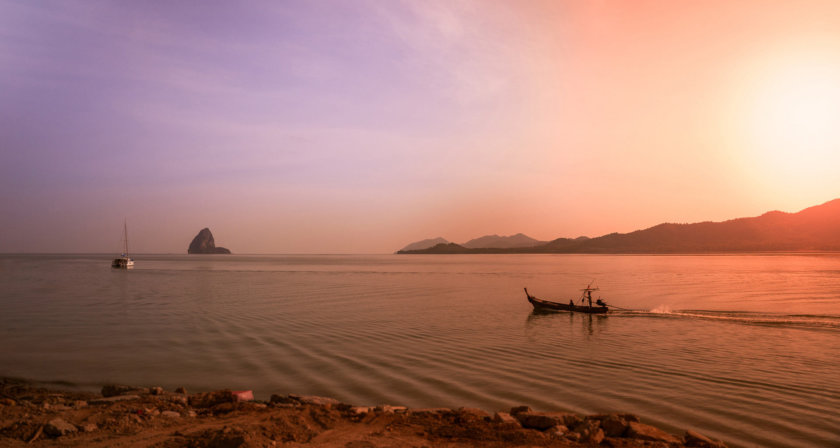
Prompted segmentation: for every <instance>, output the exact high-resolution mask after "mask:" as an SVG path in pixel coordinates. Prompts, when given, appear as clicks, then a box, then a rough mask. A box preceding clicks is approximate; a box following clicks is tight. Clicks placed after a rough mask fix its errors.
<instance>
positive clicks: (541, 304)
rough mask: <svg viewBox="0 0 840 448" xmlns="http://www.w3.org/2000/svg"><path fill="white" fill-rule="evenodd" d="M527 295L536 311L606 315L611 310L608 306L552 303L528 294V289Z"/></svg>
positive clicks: (526, 290)
mask: <svg viewBox="0 0 840 448" xmlns="http://www.w3.org/2000/svg"><path fill="white" fill-rule="evenodd" d="M525 295H526V296H527V297H528V301H529V302H531V305H533V307H534V310H537V311H569V312H572V313H588V314H606V313H607V311H609V308H607V307H606V306H578V305H570V304H568V303H559V302H552V301H550V300H542V299H538V298H536V297H534V296H532V295H531V294H528V289H525Z"/></svg>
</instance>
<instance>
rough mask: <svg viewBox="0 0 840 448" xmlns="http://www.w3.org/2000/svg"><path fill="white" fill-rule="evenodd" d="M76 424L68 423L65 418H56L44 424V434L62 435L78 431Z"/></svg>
mask: <svg viewBox="0 0 840 448" xmlns="http://www.w3.org/2000/svg"><path fill="white" fill-rule="evenodd" d="M76 431H77V429H76V427H75V426H74V425H71V424H70V423H67V422H66V421H64V419H61V418H54V419H52V420H50V421H49V422H48V423H47V424H46V425H45V426H44V434H46V435H48V436H52V437H61V436H63V435H66V434H71V433H74V432H76Z"/></svg>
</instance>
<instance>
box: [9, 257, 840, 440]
mask: <svg viewBox="0 0 840 448" xmlns="http://www.w3.org/2000/svg"><path fill="white" fill-rule="evenodd" d="M109 263H110V257H109V256H107V255H104V256H92V255H72V256H70V255H58V256H46V255H22V256H17V255H0V267H2V268H1V269H2V270H0V291H2V293H0V309H2V310H3V312H2V313H0V359H3V363H2V365H0V374H3V375H14V376H22V377H29V378H34V379H40V380H64V381H70V382H73V383H76V384H81V385H91V387H96V385H97V384H101V383H103V382H107V381H115V382H120V383H129V384H138V385H160V386H163V387H166V388H168V389H174V388H175V387H178V386H186V387H187V388H188V389H190V390H207V389H214V388H221V387H230V388H237V389H238V388H242V389H253V390H254V391H255V393H256V395H257V396H258V397H259V398H263V399H265V398H268V396H270V394H272V393H301V394H315V395H327V396H334V397H337V398H339V399H341V400H343V401H345V402H350V403H356V404H362V405H364V404H381V403H393V404H403V405H408V406H417V407H427V406H432V407H434V406H455V407H457V406H476V407H481V408H485V409H488V410H498V409H506V408H509V407H511V406H513V405H519V404H528V405H531V406H532V407H534V408H536V409H542V410H566V411H573V412H582V413H598V412H610V411H620V412H633V413H637V414H640V415H642V417H643V418H644V419H645V420H646V421H649V422H651V423H654V424H657V425H661V426H663V427H666V428H670V429H672V430H674V431H677V430H679V429H685V428H693V429H696V430H698V431H700V432H702V433H706V434H709V435H711V436H712V437H715V438H721V439H724V440H726V441H727V442H728V443H729V444H730V445H731V446H756V445H758V446H806V447H807V446H811V447H823V446H838V445H840V437H838V433H837V430H836V429H837V428H838V427H840V416H838V415H837V413H836V410H837V409H840V386H838V382H837V380H836V377H837V371H838V370H840V344H838V343H837V341H838V340H840V339H838V338H840V299H838V297H840V288H838V286H837V280H836V279H837V277H836V275H837V272H840V257H837V256H832V255H820V256H799V255H791V256H696V257H692V256H673V257H662V256H592V255H564V256H553V255H546V256H541V255H521V256H519V255H502V256H492V255H488V256H417V257H413V256H390V255H389V256H231V257H227V256H225V257H214V256H185V255H168V256H145V257H144V256H138V257H137V265H136V268H135V269H134V270H133V271H130V272H129V271H117V270H113V269H111V268H110V264H109ZM592 278H597V279H598V281H597V285H598V286H600V287H601V291H602V292H603V293H604V294H605V297H607V298H609V300H608V302H610V303H614V304H615V305H617V306H619V307H622V308H628V309H631V310H630V311H624V310H617V311H614V312H611V313H610V314H609V315H607V316H602V315H587V314H581V313H564V312H560V313H548V314H540V313H536V312H534V311H533V310H532V307H531V306H530V304H529V303H528V302H527V301H526V300H525V297H524V295H523V294H522V288H523V287H528V288H529V291H534V292H535V293H536V294H537V295H539V296H545V297H552V296H554V297H568V296H570V294H572V295H574V294H577V290H578V289H580V285H581V284H586V283H588V282H589V281H591V279H592Z"/></svg>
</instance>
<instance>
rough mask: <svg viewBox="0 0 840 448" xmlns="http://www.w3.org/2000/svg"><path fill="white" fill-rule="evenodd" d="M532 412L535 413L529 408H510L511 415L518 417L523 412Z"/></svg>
mask: <svg viewBox="0 0 840 448" xmlns="http://www.w3.org/2000/svg"><path fill="white" fill-rule="evenodd" d="M531 411H533V409H531V408H530V407H528V406H515V407H512V408H510V415H512V416H514V417H516V414H519V413H521V412H531Z"/></svg>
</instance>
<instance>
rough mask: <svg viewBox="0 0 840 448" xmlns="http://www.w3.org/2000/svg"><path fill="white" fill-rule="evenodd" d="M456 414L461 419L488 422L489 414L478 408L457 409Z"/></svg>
mask: <svg viewBox="0 0 840 448" xmlns="http://www.w3.org/2000/svg"><path fill="white" fill-rule="evenodd" d="M458 414H460V416H461V418H466V419H470V420H485V419H486V420H490V414H489V413H487V411H485V410H483V409H478V408H458Z"/></svg>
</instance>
